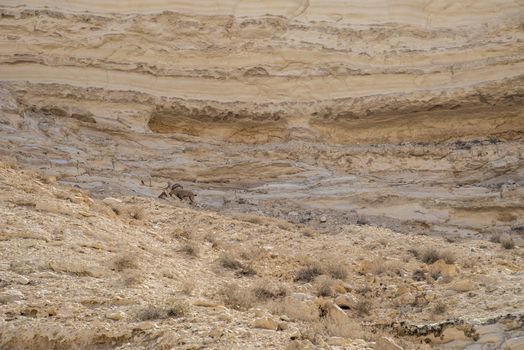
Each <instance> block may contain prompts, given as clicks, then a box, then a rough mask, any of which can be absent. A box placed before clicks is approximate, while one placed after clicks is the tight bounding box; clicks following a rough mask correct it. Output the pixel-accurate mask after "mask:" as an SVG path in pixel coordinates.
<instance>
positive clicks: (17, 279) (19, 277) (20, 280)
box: [12, 275, 31, 285]
mask: <svg viewBox="0 0 524 350" xmlns="http://www.w3.org/2000/svg"><path fill="white" fill-rule="evenodd" d="M12 281H13V282H15V283H18V284H23V285H27V284H29V283H31V280H30V279H29V278H27V277H24V276H22V275H17V276H15V277H13V279H12Z"/></svg>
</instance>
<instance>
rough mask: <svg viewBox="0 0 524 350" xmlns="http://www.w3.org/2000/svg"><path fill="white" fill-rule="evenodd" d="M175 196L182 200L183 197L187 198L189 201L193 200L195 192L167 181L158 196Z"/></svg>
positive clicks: (192, 201)
mask: <svg viewBox="0 0 524 350" xmlns="http://www.w3.org/2000/svg"><path fill="white" fill-rule="evenodd" d="M168 195H169V196H171V197H173V196H176V197H177V198H178V199H180V200H184V199H185V198H189V201H190V202H191V203H194V202H195V197H196V193H194V192H193V191H190V190H184V189H183V188H182V185H179V184H171V182H168V183H167V187H166V189H165V190H164V191H162V193H161V194H160V196H158V198H167V196H168Z"/></svg>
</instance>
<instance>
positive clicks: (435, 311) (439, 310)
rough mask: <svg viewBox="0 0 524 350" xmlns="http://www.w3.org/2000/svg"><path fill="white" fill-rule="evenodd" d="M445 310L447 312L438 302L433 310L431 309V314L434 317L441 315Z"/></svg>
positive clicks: (442, 304)
mask: <svg viewBox="0 0 524 350" xmlns="http://www.w3.org/2000/svg"><path fill="white" fill-rule="evenodd" d="M446 310H447V306H446V304H444V303H443V302H440V301H439V302H437V303H436V304H435V305H434V306H433V308H432V309H431V313H432V314H434V315H442V314H443V313H445V312H446Z"/></svg>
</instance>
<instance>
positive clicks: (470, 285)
mask: <svg viewBox="0 0 524 350" xmlns="http://www.w3.org/2000/svg"><path fill="white" fill-rule="evenodd" d="M449 288H450V289H451V290H454V291H456V292H461V293H464V292H469V291H470V290H473V289H476V288H477V285H476V283H475V282H473V281H472V280H470V279H469V278H468V279H463V280H458V281H455V282H454V283H452V284H451V285H450V287H449Z"/></svg>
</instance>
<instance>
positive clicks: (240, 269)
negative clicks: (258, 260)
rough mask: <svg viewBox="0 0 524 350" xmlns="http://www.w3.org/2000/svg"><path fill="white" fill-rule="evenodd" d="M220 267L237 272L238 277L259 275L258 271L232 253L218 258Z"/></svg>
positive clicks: (223, 254) (226, 253) (225, 253)
mask: <svg viewBox="0 0 524 350" xmlns="http://www.w3.org/2000/svg"><path fill="white" fill-rule="evenodd" d="M218 262H219V264H220V266H222V267H224V268H226V269H230V270H236V274H237V276H254V275H256V274H257V272H256V270H255V269H254V268H253V267H251V266H250V265H246V264H243V263H242V262H241V261H240V260H238V259H237V258H236V257H235V256H234V255H233V254H232V253H231V252H224V253H222V254H221V255H220V257H219V258H218Z"/></svg>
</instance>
